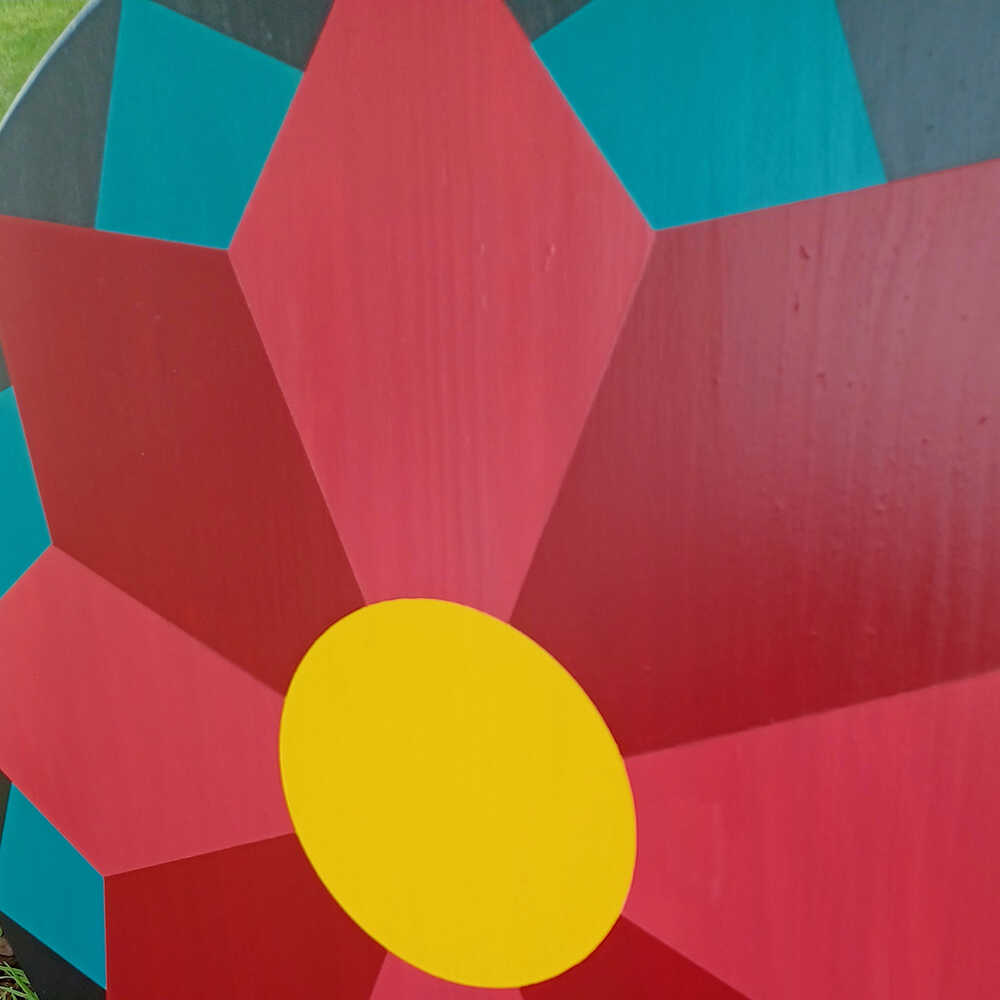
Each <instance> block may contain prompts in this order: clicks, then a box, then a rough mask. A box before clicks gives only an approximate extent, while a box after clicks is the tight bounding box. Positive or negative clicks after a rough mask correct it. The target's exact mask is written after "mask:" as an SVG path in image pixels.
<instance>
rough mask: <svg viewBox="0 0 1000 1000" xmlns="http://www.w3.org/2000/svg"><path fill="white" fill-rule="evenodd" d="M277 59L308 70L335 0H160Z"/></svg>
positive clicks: (158, 0)
mask: <svg viewBox="0 0 1000 1000" xmlns="http://www.w3.org/2000/svg"><path fill="white" fill-rule="evenodd" d="M157 3H161V4H163V6H164V7H169V8H170V9H171V10H175V11H177V13H179V14H185V15H186V16H187V17H190V18H193V19H194V20H195V21H199V22H200V23H202V24H206V25H208V27H210V28H214V29H215V30H216V31H221V32H222V33H223V34H226V35H229V36H230V37H231V38H236V39H238V40H239V41H241V42H244V43H245V44H246V45H250V46H252V47H253V48H255V49H260V51H261V52H266V53H267V54H268V55H270V56H274V58H275V59H280V60H281V61H282V62H286V63H288V64H289V65H291V66H297V67H298V68H299V69H305V66H306V63H307V62H308V61H309V56H310V54H311V53H312V50H313V46H314V45H315V44H316V39H317V37H318V36H319V33H320V30H321V29H322V27H323V23H324V22H325V21H326V16H327V14H328V13H329V12H330V6H331V4H332V0H295V3H289V2H288V0H157Z"/></svg>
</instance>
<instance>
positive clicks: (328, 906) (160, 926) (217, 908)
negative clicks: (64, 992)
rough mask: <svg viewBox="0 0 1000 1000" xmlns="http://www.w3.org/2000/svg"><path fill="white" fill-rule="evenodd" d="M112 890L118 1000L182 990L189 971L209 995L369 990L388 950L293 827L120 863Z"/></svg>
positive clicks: (349, 995) (364, 994)
mask: <svg viewBox="0 0 1000 1000" xmlns="http://www.w3.org/2000/svg"><path fill="white" fill-rule="evenodd" d="M107 899H108V957H109V963H108V987H109V988H108V995H109V997H112V998H114V1000H133V998H136V997H142V998H143V1000H176V998H177V996H178V985H179V982H183V983H196V984H197V985H198V989H199V991H200V992H199V994H198V996H202V997H234V998H235V997H247V998H250V997H271V996H275V997H276V996H282V995H285V996H289V997H303V998H304V997H330V998H334V997H335V998H336V1000H368V998H369V997H370V996H371V992H372V988H373V986H374V984H375V980H376V978H377V976H378V973H379V969H380V967H381V965H382V960H383V957H384V955H385V951H384V950H383V949H382V948H381V947H379V945H377V944H375V942H374V941H372V940H371V938H369V937H367V936H366V935H365V934H364V932H363V931H361V930H359V929H358V927H357V925H356V924H355V923H354V922H353V921H352V920H351V919H350V918H349V917H348V916H347V914H345V913H344V911H343V910H342V909H340V907H339V906H338V905H337V904H336V903H335V902H334V900H333V897H332V896H331V895H330V894H329V893H328V892H327V891H326V889H325V888H324V887H323V885H322V884H321V883H320V881H319V879H317V878H316V875H315V873H314V872H313V870H312V868H311V867H310V866H309V862H308V861H307V860H306V856H305V855H304V854H303V853H302V848H301V847H300V846H299V842H298V840H297V839H296V838H295V837H294V836H289V837H280V838H277V839H275V840H268V841H264V842H262V843H259V844H249V845H246V846H243V847H236V848H232V849H230V850H227V851H221V852H219V853H216V854H206V855H203V856H201V857H197V858H188V859H186V860H183V861H177V862H174V863H172V864H169V865H161V866H159V867H156V868H146V869H143V870H141V871H135V872H128V873H126V874H124V875H117V876H115V877H114V878H111V879H109V880H108V883H107ZM179 941H180V942H184V943H186V946H187V947H186V951H185V956H184V961H183V963H182V964H181V966H180V967H178V960H177V950H176V948H177V944H178V942H179ZM165 944H169V946H166V947H165Z"/></svg>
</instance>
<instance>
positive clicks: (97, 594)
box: [0, 549, 291, 903]
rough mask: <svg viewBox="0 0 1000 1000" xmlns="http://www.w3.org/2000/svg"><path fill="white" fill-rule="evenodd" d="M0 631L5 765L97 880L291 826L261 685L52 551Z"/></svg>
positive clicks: (1, 619)
mask: <svg viewBox="0 0 1000 1000" xmlns="http://www.w3.org/2000/svg"><path fill="white" fill-rule="evenodd" d="M0 635H2V636H3V649H4V659H3V684H4V691H5V692H6V697H9V698H10V700H11V703H12V704H16V705H17V706H18V708H17V711H16V712H13V713H11V717H10V718H9V719H8V720H7V721H6V722H5V723H4V725H3V727H2V728H0V760H3V762H4V766H5V767H6V768H7V770H8V772H9V774H10V776H11V778H12V779H13V780H14V782H15V783H16V784H17V786H18V787H19V788H20V789H21V790H22V791H23V792H24V794H25V795H27V796H28V797H29V798H30V799H31V801H32V802H34V803H35V804H36V805H37V806H38V808H39V809H41V810H42V811H43V812H44V813H45V815H46V816H48V817H49V818H50V819H51V821H52V822H53V823H54V824H55V825H56V826H57V827H58V829H59V830H60V831H61V832H62V833H63V834H64V835H65V836H66V837H67V838H68V839H69V840H70V841H71V842H72V843H73V844H74V845H75V846H76V847H77V848H78V849H79V850H80V851H81V852H82V853H83V855H84V857H85V858H86V859H87V860H88V861H89V862H90V863H91V864H92V865H94V867H95V868H97V869H98V870H99V871H100V872H101V873H102V874H109V873H112V872H120V871H125V870H128V869H131V868H137V867H142V866H145V865H151V864H157V863H159V862H162V861H170V860H173V859H175V858H180V857H186V856H188V855H191V854H198V853H201V852H203V851H212V850H218V849H220V848H223V847H229V846H231V845H233V844H242V843H247V842H249V841H252V840H257V839H259V838H262V837H269V836H275V835H277V834H282V833H287V832H289V831H290V830H291V821H290V819H289V817H288V811H287V809H286V807H285V800H284V796H283V794H282V791H281V779H280V776H279V773H278V760H277V743H278V723H279V719H280V717H281V698H280V697H278V695H277V694H276V693H275V692H273V691H271V690H270V689H269V688H268V687H266V686H265V685H263V684H261V683H260V682H258V681H256V680H254V679H253V678H252V677H249V676H248V675H247V674H246V673H244V672H243V671H242V670H240V669H239V668H238V667H236V666H234V665H233V664H231V663H228V662H226V661H225V660H223V659H222V658H221V657H220V656H218V655H217V654H216V653H214V652H212V650H210V649H208V648H207V647H206V646H204V645H202V644H201V643H199V642H197V641H196V640H194V639H192V638H190V637H189V636H187V635H185V634H184V633H183V632H181V631H180V630H179V629H177V628H176V627H174V626H173V625H170V624H169V623H168V622H166V621H164V620H163V619H162V618H160V617H159V616H158V615H155V614H153V613H152V612H151V611H149V610H148V609H147V608H144V607H143V606H142V605H141V604H139V603H138V602H137V601H134V600H133V599H132V598H130V597H128V596H126V595H125V594H123V593H122V592H121V591H119V590H117V589H115V588H114V587H112V586H111V585H110V584H109V583H107V582H106V581H105V580H103V579H101V578H100V577H99V576H97V575H96V574H95V573H93V572H91V571H90V570H88V569H87V568H86V567H84V566H82V565H81V564H80V563H78V562H76V561H75V560H74V559H71V558H70V557H69V556H67V555H65V554H63V553H62V552H60V551H58V550H56V549H50V550H49V551H48V552H46V553H45V554H44V555H43V556H42V557H41V559H40V560H39V561H38V562H37V563H35V565H34V566H33V567H32V568H31V569H30V570H29V571H28V572H27V573H26V574H25V575H24V576H23V577H22V578H21V579H20V580H19V581H18V583H17V584H16V585H15V587H14V588H13V590H11V591H10V592H9V593H8V594H7V596H6V597H5V598H4V599H3V601H2V602H0ZM0 903H2V899H0Z"/></svg>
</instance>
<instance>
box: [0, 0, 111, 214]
mask: <svg viewBox="0 0 1000 1000" xmlns="http://www.w3.org/2000/svg"><path fill="white" fill-rule="evenodd" d="M120 8H121V2H120V0H91V2H90V3H88V4H87V5H86V6H85V7H84V8H83V10H82V11H81V12H80V13H79V14H78V15H77V17H76V18H75V20H73V21H72V23H71V24H70V25H69V27H68V28H67V29H66V31H65V32H63V34H62V36H61V37H60V38H59V39H58V41H57V42H56V43H55V45H54V46H53V48H52V49H51V50H50V51H49V53H48V54H47V55H46V57H45V59H44V60H43V61H42V62H41V64H40V65H39V66H38V68H37V69H36V70H35V74H34V75H33V77H32V78H31V79H29V81H28V83H27V84H26V85H25V88H24V89H23V90H22V91H21V93H20V94H19V95H18V97H17V98H16V100H15V103H14V104H13V105H12V107H11V109H10V111H9V112H8V113H7V116H6V117H5V118H4V120H3V123H2V124H0V215H20V216H23V217H25V218H31V219H44V220H46V221H49V222H63V223H67V224H69V225H74V226H93V224H94V217H95V215H96V212H97V192H98V189H99V187H100V183H101V162H102V160H103V159H104V130H105V125H106V123H107V118H108V98H109V96H110V93H111V75H112V70H113V67H114V61H115V44H116V40H117V38H118V14H119V10H120Z"/></svg>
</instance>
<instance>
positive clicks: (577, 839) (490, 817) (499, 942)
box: [281, 600, 635, 988]
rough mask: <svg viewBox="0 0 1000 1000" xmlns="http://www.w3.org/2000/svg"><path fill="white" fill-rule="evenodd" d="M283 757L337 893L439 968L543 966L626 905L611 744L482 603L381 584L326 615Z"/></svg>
mask: <svg viewBox="0 0 1000 1000" xmlns="http://www.w3.org/2000/svg"><path fill="white" fill-rule="evenodd" d="M281 772H282V780H283V782H284V787H285V796H286V798H287V800H288V806H289V809H290V811H291V815H292V820H293V822H294V824H295V830H296V832H297V833H298V836H299V839H300V840H301V842H302V845H303V847H304V848H305V851H306V854H307V855H308V856H309V860H310V861H311V862H312V864H313V867H314V868H315V869H316V872H317V873H318V875H319V877H320V878H321V879H322V880H323V882H324V883H325V884H326V886H327V887H328V888H329V890H330V892H331V893H332V894H333V895H334V897H335V898H336V899H337V901H338V902H339V903H340V905H341V906H343V908H344V909H345V910H346V911H347V912H348V913H349V914H350V915H351V917H353V918H354V920H355V921H356V922H357V923H358V924H359V925H360V926H361V927H362V928H364V930H366V931H367V932H368V933H369V934H370V935H371V936H372V937H373V938H375V939H376V940H377V941H378V942H379V943H380V944H382V945H384V946H385V947H386V948H388V949H389V950H390V951H391V952H393V953H394V954H396V955H398V956H399V957H400V958H402V959H404V960H405V961H407V962H409V963H411V964H412V965H415V966H417V967H418V968H420V969H423V970H424V971H425V972H429V973H431V974H432V975H435V976H439V977H441V978H443V979H450V980H452V981H453V982H456V983H462V984H464V985H468V986H486V987H496V988H504V987H518V986H525V985H528V984H529V983H535V982H540V981H542V980H544V979H548V978H550V977H552V976H555V975H558V974H559V973H561V972H564V971H565V970H566V969H568V968H570V967H571V966H573V965H575V964H577V963H578V962H580V961H581V960H582V959H584V958H586V956H587V955H589V954H590V952H591V951H593V949H594V948H596V947H597V945H598V944H599V943H600V942H601V941H602V940H603V939H604V937H605V935H606V934H607V932H608V931H609V930H610V929H611V927H612V925H613V924H614V922H615V920H616V919H617V918H618V916H619V914H620V912H621V908H622V905H623V904H624V901H625V896H626V894H627V892H628V889H629V885H630V883H631V879H632V869H633V866H634V863H635V810H634V806H633V802H632V791H631V788H630V787H629V783H628V777H627V775H626V773H625V766H624V762H623V761H622V758H621V755H620V753H619V751H618V747H617V746H616V744H615V742H614V739H613V738H612V736H611V733H610V732H609V731H608V728H607V726H606V725H605V724H604V720H603V719H602V718H601V716H600V715H599V713H598V711H597V709H596V708H595V707H594V705H593V703H592V702H591V701H590V699H589V698H588V697H587V695H586V694H585V693H584V692H583V690H582V689H581V688H580V687H579V685H578V684H577V683H576V682H575V681H574V680H573V678H572V677H570V675H569V674H568V673H567V672H566V671H565V670H564V669H563V668H562V667H561V666H560V665H559V663H557V662H556V660H554V659H553V658H552V657H551V656H550V655H549V654H548V653H546V652H545V650H543V649H542V648H541V647H540V646H538V645H537V644H536V643H534V642H532V641H531V640H530V639H529V638H527V636H525V635H523V634H522V633H520V632H518V631H517V630H516V629H514V628H512V627H511V626H510V625H507V624H505V623H503V622H501V621H498V620H497V619H495V618H491V617H490V616H489V615H486V614H483V613H482V612H479V611H474V610H472V609H470V608H466V607H463V606H461V605H458V604H450V603H447V602H444V601H431V600H399V601H387V602H385V603H383V604H375V605H372V606H370V607H367V608H363V609H362V610H361V611H357V612H355V613H354V614H352V615H349V616H348V617H346V618H344V619H342V620H341V621H339V622H337V624H336V625H334V626H333V627H332V628H330V629H328V630H327V631H326V632H325V633H324V634H323V635H322V636H321V637H320V638H319V639H318V640H317V642H316V643H315V645H314V646H313V647H312V649H310V650H309V652H308V653H307V654H306V656H305V658H304V659H303V661H302V663H301V665H300V666H299V669H298V671H297V673H296V674H295V677H294V679H293V681H292V684H291V687H290V689H289V691H288V695H287V697H286V700H285V708H284V714H283V716H282V720H281Z"/></svg>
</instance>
